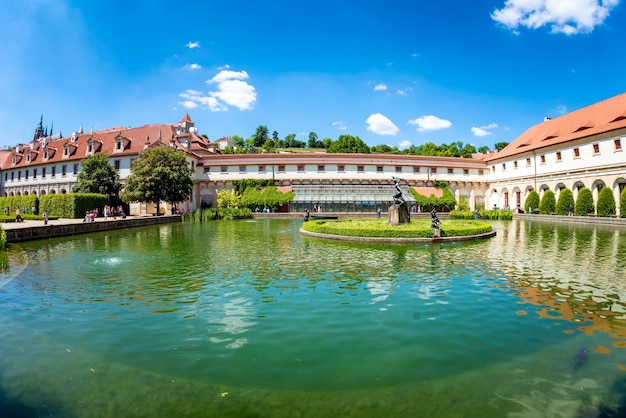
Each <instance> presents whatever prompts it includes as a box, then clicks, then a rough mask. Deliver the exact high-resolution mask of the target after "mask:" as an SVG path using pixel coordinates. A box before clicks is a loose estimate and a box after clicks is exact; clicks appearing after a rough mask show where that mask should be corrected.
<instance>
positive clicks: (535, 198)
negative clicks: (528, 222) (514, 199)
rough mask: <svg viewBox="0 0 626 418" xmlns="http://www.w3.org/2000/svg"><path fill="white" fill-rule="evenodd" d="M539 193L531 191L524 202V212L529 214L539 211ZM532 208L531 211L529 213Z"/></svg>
mask: <svg viewBox="0 0 626 418" xmlns="http://www.w3.org/2000/svg"><path fill="white" fill-rule="evenodd" d="M539 200H540V198H539V193H537V191H535V190H531V191H530V193H528V196H527V197H526V202H524V212H526V213H531V212H533V213H534V212H535V210H537V209H539ZM531 208H532V211H531Z"/></svg>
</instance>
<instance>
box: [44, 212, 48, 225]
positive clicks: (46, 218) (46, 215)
mask: <svg viewBox="0 0 626 418" xmlns="http://www.w3.org/2000/svg"><path fill="white" fill-rule="evenodd" d="M43 224H44V225H48V209H44V211H43Z"/></svg>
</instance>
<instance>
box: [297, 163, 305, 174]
mask: <svg viewBox="0 0 626 418" xmlns="http://www.w3.org/2000/svg"><path fill="white" fill-rule="evenodd" d="M303 172H304V164H298V173H303Z"/></svg>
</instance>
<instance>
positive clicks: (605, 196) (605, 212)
mask: <svg viewBox="0 0 626 418" xmlns="http://www.w3.org/2000/svg"><path fill="white" fill-rule="evenodd" d="M596 214H597V215H598V216H603V217H606V216H611V215H615V197H614V196H613V190H611V189H610V188H609V187H603V188H602V190H600V193H599V194H598V205H597V213H596Z"/></svg>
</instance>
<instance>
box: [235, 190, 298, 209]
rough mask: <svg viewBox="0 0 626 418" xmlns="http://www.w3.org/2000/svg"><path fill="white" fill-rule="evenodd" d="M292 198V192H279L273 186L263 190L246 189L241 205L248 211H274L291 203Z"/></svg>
mask: <svg viewBox="0 0 626 418" xmlns="http://www.w3.org/2000/svg"><path fill="white" fill-rule="evenodd" d="M294 196H295V195H294V194H293V192H288V193H282V192H279V191H278V190H277V189H276V187H275V186H269V187H265V188H264V189H257V188H255V187H248V188H247V189H246V190H245V191H244V192H243V196H242V198H241V204H242V205H243V206H245V207H248V208H250V209H252V208H257V207H258V208H268V209H275V208H277V207H280V206H283V205H284V204H286V203H289V202H291V201H292V200H293V198H294Z"/></svg>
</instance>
